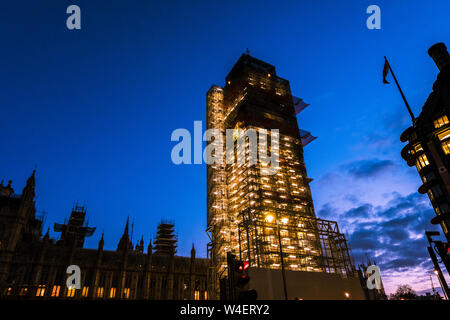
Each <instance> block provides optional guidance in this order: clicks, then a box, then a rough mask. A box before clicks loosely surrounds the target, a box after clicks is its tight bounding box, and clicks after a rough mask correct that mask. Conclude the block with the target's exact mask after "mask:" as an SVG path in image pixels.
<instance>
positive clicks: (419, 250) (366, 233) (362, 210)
mask: <svg viewBox="0 0 450 320" xmlns="http://www.w3.org/2000/svg"><path fill="white" fill-rule="evenodd" d="M343 197H346V196H343ZM386 197H389V198H390V199H391V200H390V201H387V202H386V204H385V205H380V206H374V205H373V204H371V203H360V202H358V201H354V202H353V203H354V206H353V207H352V208H349V209H347V210H342V209H341V210H339V209H338V208H335V207H333V205H332V203H326V204H325V205H323V206H322V207H321V209H320V210H319V211H318V213H319V216H321V215H325V216H334V218H335V219H336V220H337V221H338V222H339V225H340V227H341V230H344V232H345V233H347V234H348V238H349V244H350V247H351V249H352V252H353V256H354V258H355V261H356V262H357V263H362V262H364V263H366V260H367V257H369V258H370V259H371V260H373V259H375V260H376V262H377V264H378V265H379V266H380V269H381V273H382V277H383V280H384V278H385V279H386V281H387V283H388V284H389V286H390V287H389V288H387V289H388V291H389V289H391V290H395V287H396V285H398V284H400V283H409V284H412V282H411V281H413V280H414V279H415V278H416V279H417V281H418V282H417V283H418V285H419V287H420V286H422V287H424V286H426V285H427V284H428V283H427V282H426V281H425V279H427V277H428V275H429V274H430V273H431V272H432V265H431V261H430V259H429V257H428V252H427V249H426V247H427V241H426V239H425V237H424V232H425V230H426V229H428V230H429V229H431V228H432V225H431V224H430V219H431V218H432V217H433V216H434V215H435V214H434V211H433V209H432V208H431V206H430V204H429V200H428V198H427V197H426V196H423V195H420V194H419V193H417V192H414V193H411V194H408V195H406V196H403V195H400V194H398V193H397V192H392V193H390V194H386ZM352 200H355V199H352ZM413 271H414V274H416V276H415V278H414V277H412V276H411V275H412V274H413ZM420 271H422V274H421V275H420ZM417 275H420V277H418V276H417ZM402 279H403V280H402ZM420 279H422V280H424V281H422V280H420ZM419 280H420V281H419ZM414 281H415V280H414ZM421 281H422V282H421Z"/></svg>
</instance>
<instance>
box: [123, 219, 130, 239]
mask: <svg viewBox="0 0 450 320" xmlns="http://www.w3.org/2000/svg"><path fill="white" fill-rule="evenodd" d="M129 223H130V216H128V217H127V223H126V225H125V230H124V231H123V234H124V235H125V234H126V235H127V236H128V225H129Z"/></svg>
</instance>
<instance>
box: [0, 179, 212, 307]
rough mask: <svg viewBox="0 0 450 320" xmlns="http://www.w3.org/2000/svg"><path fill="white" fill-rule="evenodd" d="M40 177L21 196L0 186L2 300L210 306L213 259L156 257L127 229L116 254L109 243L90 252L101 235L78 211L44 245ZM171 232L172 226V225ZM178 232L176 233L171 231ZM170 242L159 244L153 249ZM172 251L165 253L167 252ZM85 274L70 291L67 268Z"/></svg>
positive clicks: (157, 254) (162, 252)
mask: <svg viewBox="0 0 450 320" xmlns="http://www.w3.org/2000/svg"><path fill="white" fill-rule="evenodd" d="M34 188H35V174H34V172H33V175H32V176H31V177H30V178H29V179H28V181H27V184H26V186H25V188H24V190H23V192H22V194H21V195H17V194H15V193H14V190H13V189H12V187H11V182H10V183H9V184H8V185H7V186H4V185H3V182H2V183H1V185H0V290H1V291H0V297H1V298H3V299H8V298H13V299H16V298H21V299H22V298H23V299H151V300H170V299H177V300H183V299H189V300H194V299H196V300H205V299H207V298H208V297H207V290H206V284H207V279H206V277H207V276H206V275H207V271H208V267H209V260H208V259H201V258H196V257H195V249H194V247H193V248H192V251H191V256H190V257H180V256H177V255H175V252H176V250H175V246H176V245H175V244H174V242H173V241H172V242H171V243H173V244H174V245H173V246H172V249H171V250H158V245H156V246H155V247H153V246H152V244H151V242H150V244H149V245H148V246H147V252H144V241H143V239H141V241H140V242H139V243H138V244H136V245H135V246H133V245H132V243H131V241H130V239H129V234H128V221H127V225H126V227H125V232H124V234H123V236H122V238H121V239H120V242H119V245H118V247H117V250H115V251H113V250H104V249H103V247H104V240H103V236H102V238H101V240H100V242H99V244H98V248H97V249H87V248H84V238H85V237H86V236H89V234H92V233H93V232H94V230H95V228H90V227H88V226H87V225H86V224H85V223H84V217H85V213H86V211H85V210H84V209H83V208H80V207H76V208H74V210H73V212H72V214H71V217H70V219H69V222H68V223H67V224H64V225H62V224H55V231H60V232H61V238H60V239H59V240H58V241H56V240H55V239H51V238H50V237H49V232H48V231H47V233H46V234H45V235H44V236H43V237H42V236H41V235H42V232H41V231H42V221H41V220H40V219H38V218H37V217H36V209H35V203H34V195H35V194H34ZM166 227H167V224H166ZM172 227H173V226H172ZM158 242H160V243H161V242H164V239H163V240H161V239H157V240H156V241H155V243H158ZM166 249H167V248H166ZM70 265H77V266H79V267H80V271H81V288H80V289H69V288H68V287H67V285H66V281H67V278H68V276H70V274H67V273H66V271H67V267H68V266H70Z"/></svg>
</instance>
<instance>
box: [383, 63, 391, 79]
mask: <svg viewBox="0 0 450 320" xmlns="http://www.w3.org/2000/svg"><path fill="white" fill-rule="evenodd" d="M390 68H391V67H390V66H389V62H388V61H387V59H386V57H385V58H384V68H383V83H387V84H388V83H389V81H387V80H386V77H387V75H388V73H389V69H390Z"/></svg>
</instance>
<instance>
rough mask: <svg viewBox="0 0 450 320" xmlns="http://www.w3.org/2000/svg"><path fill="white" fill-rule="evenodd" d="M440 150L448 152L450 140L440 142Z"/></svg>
mask: <svg viewBox="0 0 450 320" xmlns="http://www.w3.org/2000/svg"><path fill="white" fill-rule="evenodd" d="M442 150H444V153H445V154H450V140H447V141H444V142H442Z"/></svg>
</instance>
